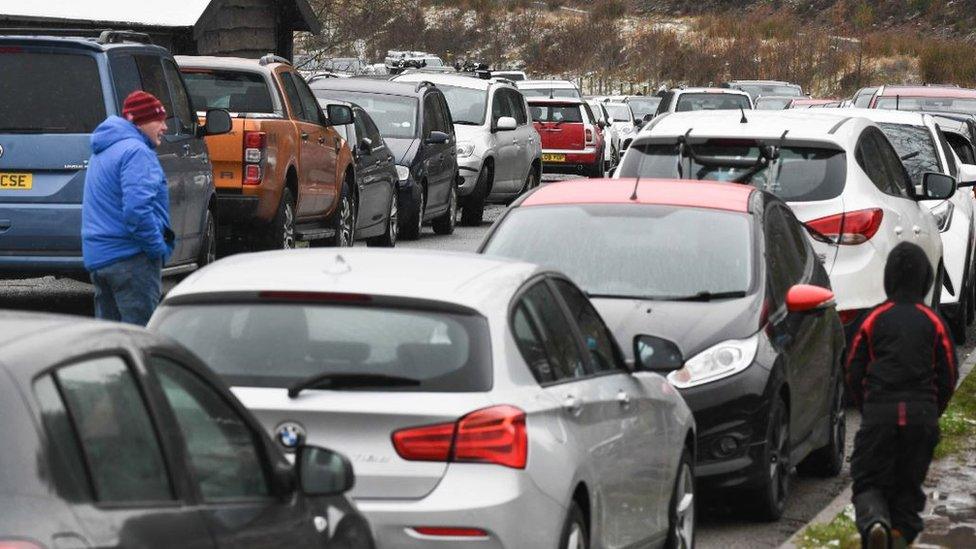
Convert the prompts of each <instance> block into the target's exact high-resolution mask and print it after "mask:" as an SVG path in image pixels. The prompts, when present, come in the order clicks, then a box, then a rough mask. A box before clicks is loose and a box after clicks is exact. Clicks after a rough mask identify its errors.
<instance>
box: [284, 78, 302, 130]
mask: <svg viewBox="0 0 976 549" xmlns="http://www.w3.org/2000/svg"><path fill="white" fill-rule="evenodd" d="M281 87H283V88H285V95H287V96H288V104H289V106H291V110H292V116H293V117H294V118H297V119H298V120H305V109H304V108H303V107H302V98H301V96H300V95H298V88H297V87H295V80H294V79H293V78H292V76H291V73H287V72H286V73H284V74H282V75H281Z"/></svg>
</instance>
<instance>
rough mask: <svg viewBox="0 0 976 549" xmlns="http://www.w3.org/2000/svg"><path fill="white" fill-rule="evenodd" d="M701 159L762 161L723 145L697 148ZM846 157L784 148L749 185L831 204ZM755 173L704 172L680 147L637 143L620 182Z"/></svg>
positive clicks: (746, 149) (744, 149)
mask: <svg viewBox="0 0 976 549" xmlns="http://www.w3.org/2000/svg"><path fill="white" fill-rule="evenodd" d="M694 150H695V153H696V154H697V155H699V157H701V156H708V157H710V158H712V159H713V160H718V161H721V159H723V158H724V159H729V160H730V161H731V160H741V159H743V158H755V159H758V157H759V149H758V148H757V147H755V146H750V145H748V144H746V145H738V144H736V145H728V144H723V143H721V142H719V143H716V144H713V143H703V144H695V145H694ZM846 163H847V160H846V157H845V155H844V153H843V152H842V151H838V150H834V149H819V148H813V147H790V146H787V147H782V148H780V151H779V158H777V159H776V160H774V161H772V162H771V163H770V164H769V165H768V166H767V167H766V168H763V169H761V170H759V171H757V172H756V173H754V174H752V176H751V177H750V178H749V182H750V183H751V184H752V185H753V186H754V187H756V188H758V189H762V190H764V191H768V192H770V193H772V194H774V195H776V196H777V197H778V198H780V199H781V200H784V201H787V202H805V201H813V200H828V199H830V198H836V197H838V196H840V193H841V192H842V191H843V190H844V183H845V178H846V175H847V165H846ZM750 171H751V169H750V168H743V167H723V166H721V165H718V166H715V165H711V162H710V163H709V165H707V166H705V165H702V164H700V163H698V162H696V161H695V160H694V159H693V158H692V157H691V156H690V155H688V154H685V156H679V149H678V146H677V145H675V144H666V145H665V144H654V143H638V144H635V145H632V146H631V147H630V149H628V151H627V156H625V157H624V160H623V163H622V165H621V167H620V175H621V177H637V176H638V175H639V176H640V177H663V178H683V179H711V180H718V181H729V180H732V179H735V178H738V177H740V176H742V175H743V174H747V173H748V172H750Z"/></svg>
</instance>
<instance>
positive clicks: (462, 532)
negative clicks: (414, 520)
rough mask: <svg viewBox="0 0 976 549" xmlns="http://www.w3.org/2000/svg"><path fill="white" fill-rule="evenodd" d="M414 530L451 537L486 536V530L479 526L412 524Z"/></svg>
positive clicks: (428, 534) (420, 532)
mask: <svg viewBox="0 0 976 549" xmlns="http://www.w3.org/2000/svg"><path fill="white" fill-rule="evenodd" d="M412 530H413V531H414V532H417V533H418V534H421V535H424V536H438V537H451V538H486V537H488V532H485V531H484V530H482V529H480V528H454V527H451V526H414V527H413V528H412Z"/></svg>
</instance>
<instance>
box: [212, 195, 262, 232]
mask: <svg viewBox="0 0 976 549" xmlns="http://www.w3.org/2000/svg"><path fill="white" fill-rule="evenodd" d="M259 204H260V198H259V197H257V196H245V195H241V194H225V193H217V222H218V223H220V224H221V225H240V224H249V223H251V222H253V221H254V220H255V219H256V218H257V213H258V205H259Z"/></svg>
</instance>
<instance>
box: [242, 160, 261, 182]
mask: <svg viewBox="0 0 976 549" xmlns="http://www.w3.org/2000/svg"><path fill="white" fill-rule="evenodd" d="M244 184H245V185H260V184H261V166H259V165H257V164H247V165H245V166H244Z"/></svg>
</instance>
